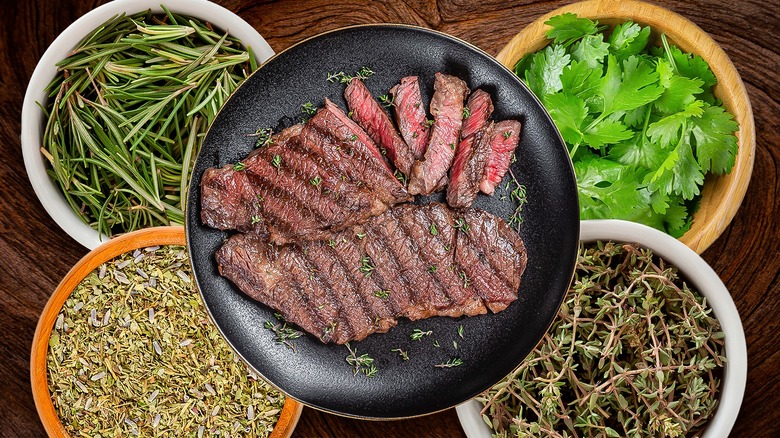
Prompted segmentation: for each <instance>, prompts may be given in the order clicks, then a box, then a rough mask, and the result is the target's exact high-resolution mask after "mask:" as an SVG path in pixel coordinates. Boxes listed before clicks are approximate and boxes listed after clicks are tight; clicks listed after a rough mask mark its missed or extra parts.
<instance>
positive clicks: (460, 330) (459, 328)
mask: <svg viewBox="0 0 780 438" xmlns="http://www.w3.org/2000/svg"><path fill="white" fill-rule="evenodd" d="M458 336H460V338H461V339H464V338H463V324H461V325H458Z"/></svg>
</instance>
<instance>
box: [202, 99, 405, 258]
mask: <svg viewBox="0 0 780 438" xmlns="http://www.w3.org/2000/svg"><path fill="white" fill-rule="evenodd" d="M242 163H243V164H244V169H243V170H235V169H234V167H233V166H232V165H226V166H224V167H222V168H220V169H214V168H212V169H207V170H206V172H205V173H204V176H203V181H202V183H201V205H202V210H201V218H202V220H203V222H204V223H205V224H207V225H210V226H212V227H215V228H219V229H223V230H226V229H236V230H239V231H242V232H247V231H253V230H254V231H256V232H258V233H260V234H261V235H265V234H268V235H269V236H270V237H269V239H270V241H271V242H273V243H276V244H286V243H290V242H296V241H299V240H318V239H327V238H328V237H330V236H331V234H332V232H334V231H339V230H342V229H345V228H348V227H351V226H354V225H356V224H360V223H362V222H365V221H366V220H367V219H368V218H369V217H371V216H374V215H377V214H380V213H382V212H383V211H385V210H386V209H387V207H388V206H389V205H393V204H396V203H399V202H404V201H408V200H410V199H411V198H410V196H409V194H408V193H407V192H406V190H405V189H404V188H403V186H401V184H400V183H399V182H398V180H396V178H395V177H394V176H393V174H392V173H391V172H390V169H389V167H388V166H387V163H385V161H384V159H383V157H382V155H381V154H380V153H379V150H378V149H376V146H375V145H374V143H373V142H372V141H371V139H370V138H368V135H367V134H366V133H365V132H364V131H363V130H362V129H361V128H360V127H359V126H357V125H356V124H355V123H354V122H353V121H352V120H350V119H349V118H348V117H347V116H346V114H344V112H343V111H342V110H341V109H340V108H338V107H337V106H336V105H334V104H333V103H331V102H326V106H325V108H323V109H320V110H319V111H318V112H317V114H316V115H315V116H314V117H312V119H311V120H310V121H309V122H308V123H307V124H306V125H296V126H295V127H294V128H290V129H288V130H285V131H283V132H282V133H280V134H279V135H277V136H276V137H275V141H274V143H272V144H271V145H270V146H268V147H264V148H261V149H258V150H255V151H253V152H252V153H251V154H249V156H247V158H246V159H244V160H243V161H242Z"/></svg>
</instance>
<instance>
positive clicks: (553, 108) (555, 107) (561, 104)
mask: <svg viewBox="0 0 780 438" xmlns="http://www.w3.org/2000/svg"><path fill="white" fill-rule="evenodd" d="M545 103H546V104H547V108H548V111H549V112H550V117H552V119H553V121H554V122H555V126H557V127H558V130H559V131H560V132H561V136H562V137H563V140H564V141H566V143H568V144H569V145H572V146H575V145H579V144H580V143H581V142H582V138H583V133H582V131H581V129H582V124H583V122H584V121H585V117H586V116H587V115H588V108H587V107H586V106H585V101H584V100H582V99H580V98H579V97H577V96H572V95H568V94H564V93H555V94H551V95H549V96H547V98H546V100H545Z"/></svg>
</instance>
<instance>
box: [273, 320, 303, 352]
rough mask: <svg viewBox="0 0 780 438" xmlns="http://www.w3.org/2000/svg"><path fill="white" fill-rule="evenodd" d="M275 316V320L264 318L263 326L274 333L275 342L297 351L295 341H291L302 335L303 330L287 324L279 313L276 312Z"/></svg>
mask: <svg viewBox="0 0 780 438" xmlns="http://www.w3.org/2000/svg"><path fill="white" fill-rule="evenodd" d="M275 316H276V319H277V322H273V321H268V320H266V321H265V323H263V327H265V328H266V329H268V330H271V331H272V332H274V334H275V335H276V338H275V339H274V341H275V342H276V343H277V344H282V345H284V346H285V347H287V348H289V349H290V350H292V351H297V349H296V347H295V343H294V342H292V341H293V340H295V339H298V338H300V337H301V336H303V332H302V331H300V330H295V329H294V328H292V327H290V326H288V325H287V321H285V320H284V318H283V317H282V316H281V315H280V314H278V313H277V314H275Z"/></svg>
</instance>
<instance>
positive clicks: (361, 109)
mask: <svg viewBox="0 0 780 438" xmlns="http://www.w3.org/2000/svg"><path fill="white" fill-rule="evenodd" d="M344 98H345V99H346V100H347V106H348V107H349V109H350V111H351V112H352V119H353V120H355V121H356V122H357V124H358V125H360V126H361V127H362V128H363V129H364V130H365V131H366V132H367V133H368V135H369V137H371V139H372V140H373V141H374V142H375V143H376V144H377V146H379V147H380V148H383V149H384V150H385V152H386V153H387V157H388V158H389V159H390V161H391V162H392V163H393V164H394V165H395V167H396V168H398V170H400V171H401V172H403V173H404V174H405V175H409V172H410V171H411V170H412V164H414V160H415V156H414V154H413V153H412V150H411V149H410V148H409V146H407V144H406V143H405V142H404V140H403V139H402V138H401V136H400V135H399V134H398V131H396V129H395V126H393V122H392V121H390V117H388V115H387V113H385V111H384V110H383V109H382V107H381V106H379V104H378V103H377V101H376V100H375V99H374V97H373V96H372V95H371V92H370V91H368V88H366V85H365V84H364V83H363V81H361V80H360V79H358V78H354V79H352V80H351V81H350V82H349V84H348V85H347V88H346V89H345V90H344Z"/></svg>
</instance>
